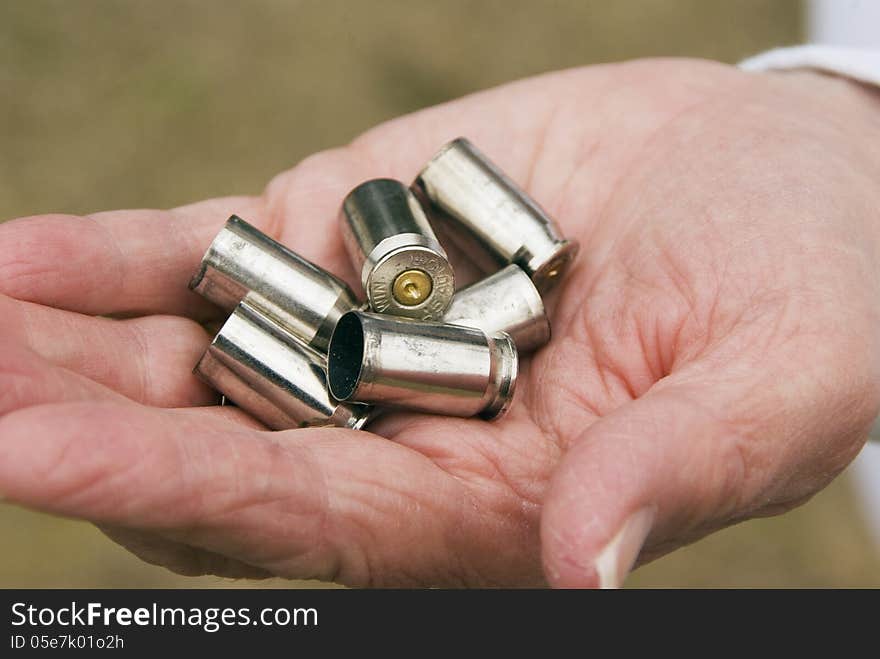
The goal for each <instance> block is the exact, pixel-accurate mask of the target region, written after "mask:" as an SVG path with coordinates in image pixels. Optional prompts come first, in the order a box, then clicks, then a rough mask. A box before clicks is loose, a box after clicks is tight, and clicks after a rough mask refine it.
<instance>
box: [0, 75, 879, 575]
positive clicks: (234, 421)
mask: <svg viewBox="0 0 880 659" xmlns="http://www.w3.org/2000/svg"><path fill="white" fill-rule="evenodd" d="M793 108H794V110H793ZM795 110H796V112H797V114H796V116H795V115H793V112H794V111H795ZM878 114H880V112H878V109H877V100H876V99H874V98H871V97H870V96H869V95H868V93H867V92H864V91H862V90H859V89H857V88H855V87H853V86H851V85H849V84H848V83H844V82H840V81H835V80H832V79H824V78H821V77H820V76H818V75H815V74H799V75H792V76H780V77H778V78H774V77H765V76H750V75H746V74H743V73H739V72H737V71H735V70H733V69H729V68H727V67H722V66H720V65H715V64H709V63H702V62H686V61H678V62H637V63H632V64H625V65H612V66H602V67H591V68H587V69H579V70H574V71H568V72H562V73H557V74H552V75H548V76H543V77H540V78H536V79H532V80H527V81H523V82H519V83H515V84H512V85H508V86H505V87H502V88H498V89H494V90H490V91H488V92H483V93H481V94H477V95H474V96H471V97H468V98H465V99H463V100H460V101H457V102H454V103H450V104H447V105H443V106H440V107H436V108H432V109H429V110H426V111H423V112H420V113H417V114H415V115H412V116H408V117H404V118H401V119H398V120H395V121H392V122H390V123H387V124H385V125H382V126H380V127H378V128H376V129H374V130H372V131H370V132H369V133H367V134H366V135H364V136H362V137H361V138H359V139H358V140H356V141H355V142H354V143H352V144H351V145H349V146H348V147H345V148H342V149H337V150H333V151H328V152H324V153H320V154H317V155H315V156H313V157H311V158H308V159H307V160H305V161H303V162H302V163H300V164H299V165H298V166H296V167H295V168H294V169H292V170H290V171H288V172H285V173H283V174H281V175H280V176H278V177H277V178H276V179H275V180H274V181H272V182H271V183H270V184H269V186H268V187H267V189H266V191H265V193H264V194H263V195H262V196H260V197H247V198H225V199H217V200H211V201H206V202H202V203H198V204H194V205H191V206H186V207H182V208H178V209H175V210H172V211H151V210H150V211H146V210H144V211H118V212H110V213H100V214H96V215H92V216H88V217H69V216H40V217H32V218H24V219H21V220H17V221H13V222H10V223H7V224H5V225H3V226H2V227H0V293H2V294H3V297H0V336H2V344H0V495H2V496H3V497H5V498H6V499H8V500H10V501H13V502H17V503H20V504H22V505H25V506H29V507H33V508H36V509H39V510H44V511H49V512H52V513H57V514H61V515H67V516H72V517H77V518H83V519H87V520H91V521H93V522H95V523H96V524H98V525H99V526H101V528H103V529H104V530H105V532H107V533H108V535H110V536H111V537H112V538H114V539H116V540H118V541H119V542H121V543H122V544H124V545H125V546H127V547H128V548H130V549H131V550H132V551H134V552H135V553H136V554H138V555H139V556H141V557H142V558H144V559H145V560H147V561H150V562H154V563H159V564H163V565H166V566H168V567H170V568H171V569H173V570H176V571H179V572H182V573H186V574H202V573H215V574H220V575H227V576H268V575H281V576H285V577H295V578H319V579H328V580H335V581H340V582H342V583H346V584H351V585H428V584H441V585H444V584H445V585H459V584H462V585H496V584H498V585H504V584H518V585H528V584H540V583H542V582H543V581H544V580H545V578H546V579H549V581H550V582H551V583H554V584H558V585H594V584H597V583H598V582H599V581H601V580H603V579H604V580H607V574H609V573H610V574H612V575H616V577H621V576H622V575H623V573H625V571H626V570H627V569H628V568H629V567H630V563H631V562H632V559H633V558H634V557H635V554H636V553H637V552H638V550H639V547H640V546H641V544H642V539H644V536H645V534H646V533H648V531H649V530H650V535H649V536H648V538H647V542H646V544H645V549H644V551H643V552H642V560H646V559H649V558H651V557H654V556H657V555H659V554H662V553H664V552H666V551H669V550H671V549H674V548H675V547H677V546H680V545H681V544H684V543H686V542H689V541H691V540H693V539H695V538H697V537H700V536H701V535H704V534H706V533H708V532H710V531H712V530H714V529H717V528H720V527H722V526H724V525H726V524H729V523H732V522H734V521H737V520H740V519H744V518H747V517H750V516H755V515H761V514H768V513H773V512H779V511H781V510H784V509H786V508H788V507H791V506H792V505H795V504H796V503H798V502H800V501H803V500H804V499H805V498H807V497H809V496H810V495H811V494H812V493H814V492H815V491H817V490H818V489H820V488H821V487H822V486H824V485H825V484H826V483H827V482H828V481H829V480H830V479H831V478H833V476H834V475H835V474H836V473H837V472H838V471H839V470H840V469H842V468H843V466H844V465H845V464H846V463H847V462H848V461H849V460H850V459H851V458H852V456H853V455H854V454H855V452H856V451H857V450H858V448H859V446H860V444H861V441H863V438H864V434H865V430H866V428H867V425H868V424H869V422H870V420H871V418H872V415H873V414H875V413H876V409H877V407H878V404H880V394H878V390H877V385H876V384H875V383H877V382H880V377H878V371H880V361H878V355H880V350H878V345H877V337H880V332H877V331H876V330H877V323H878V319H877V314H876V313H875V312H873V311H872V309H873V308H874V307H875V306H876V305H875V303H874V300H876V299H880V294H878V285H877V282H880V277H878V276H877V274H878V270H880V258H878V228H877V227H876V226H872V224H871V222H870V221H869V220H868V216H867V215H866V214H860V213H859V211H860V210H864V211H866V212H867V211H868V210H870V209H871V208H874V209H876V208H877V207H878V206H880V204H878V191H877V188H876V185H873V186H872V185H871V184H870V183H871V179H872V178H873V181H874V182H876V181H877V180H880V162H878V158H877V156H876V154H874V153H872V151H871V150H870V148H869V147H867V146H865V147H863V146H862V144H866V143H870V142H871V140H870V139H866V138H865V137H864V135H865V131H868V132H869V133H870V132H871V131H873V136H874V137H873V141H874V144H877V143H880V140H878V139H877V138H878V133H880V128H878V124H880V122H878V119H877V116H878ZM459 135H466V136H468V137H469V138H471V139H472V141H473V142H474V143H475V144H477V145H478V146H479V147H480V148H481V149H482V150H483V151H484V152H485V153H487V154H488V155H489V156H490V157H491V158H492V159H493V160H495V161H496V162H497V163H498V164H499V165H500V166H501V167H503V168H504V169H505V170H506V171H507V172H509V173H510V175H511V177H512V178H513V179H514V180H516V181H517V182H519V183H520V184H522V185H523V186H524V187H525V188H526V189H527V191H528V192H529V193H531V194H532V196H534V197H535V198H536V199H537V200H538V201H539V202H540V203H541V204H542V205H544V206H545V207H546V208H547V210H548V211H549V212H550V214H551V215H553V216H554V217H555V218H556V219H557V220H558V222H559V224H560V226H561V227H562V229H563V233H564V234H565V235H566V236H567V237H569V238H575V239H577V240H579V241H580V243H581V246H582V249H581V253H580V255H579V257H578V260H577V261H576V263H575V265H574V267H573V269H572V271H571V272H570V274H569V276H568V277H567V279H566V280H565V281H564V283H563V284H562V285H561V286H560V287H559V288H558V289H557V290H556V291H555V292H554V293H553V294H552V295H551V297H550V299H549V300H548V308H549V311H550V317H551V321H552V324H553V340H552V341H551V343H550V344H549V345H548V346H546V347H544V348H543V349H542V350H540V351H539V352H538V353H537V354H535V355H534V356H532V357H530V358H526V359H524V360H523V363H522V372H521V376H520V381H519V384H518V387H517V388H518V392H517V397H516V400H515V401H514V404H513V407H512V409H511V411H510V413H509V414H508V415H507V416H506V417H505V418H504V419H502V420H501V421H499V422H497V423H488V422H484V421H480V420H464V419H453V418H445V417H437V416H428V415H417V414H409V413H394V414H388V415H387V416H385V417H382V418H381V419H380V420H378V421H377V422H376V423H375V424H374V425H373V426H371V428H370V430H371V432H360V433H359V432H355V431H348V430H342V429H332V428H322V429H298V430H290V431H284V432H269V431H267V430H265V429H263V428H261V427H260V426H259V424H257V423H256V422H254V421H253V420H251V419H249V418H248V417H247V416H246V415H244V414H243V413H242V412H240V411H239V410H237V409H234V408H225V407H223V408H221V407H218V406H216V393H214V392H212V391H210V390H208V389H207V388H206V387H204V386H203V385H202V384H200V383H199V382H198V381H197V380H196V379H195V378H194V376H193V375H192V374H191V369H192V367H193V365H194V364H195V362H196V361H197V359H198V357H199V355H200V354H201V353H202V352H203V350H204V348H205V346H206V345H207V343H208V341H209V334H208V332H207V331H206V330H205V329H203V325H205V324H207V325H209V326H210V325H212V323H213V324H216V323H215V322H214V321H219V320H220V319H221V315H220V313H219V311H218V310H217V309H215V308H213V307H211V306H210V305H208V304H207V303H205V302H204V301H202V300H200V299H199V298H198V297H197V296H196V295H195V294H193V293H191V292H190V291H188V290H187V282H188V280H189V278H190V276H191V275H192V273H193V272H194V270H195V269H196V267H197V265H198V262H199V259H200V257H201V255H202V253H203V252H204V250H205V248H206V247H207V245H208V244H209V243H210V241H211V239H212V238H213V236H214V235H215V233H216V232H217V231H218V230H219V228H220V227H221V226H222V224H223V222H224V221H225V220H226V218H227V217H228V216H229V215H230V214H232V213H236V214H238V215H240V216H242V217H243V218H245V219H247V220H248V221H250V222H252V223H253V224H255V225H256V226H258V227H260V228H261V229H262V230H264V231H266V232H267V233H269V234H270V235H272V236H273V237H275V238H276V239H278V240H280V241H281V242H282V243H284V244H286V245H288V246H289V247H291V248H293V249H294V250H296V251H297V252H299V253H300V254H302V255H303V256H305V257H306V258H308V259H310V260H312V261H314V262H316V263H318V264H320V265H322V266H323V267H325V268H327V269H329V270H331V271H333V272H335V273H337V274H339V275H340V276H342V277H343V278H345V279H346V280H347V281H348V282H349V283H350V284H352V285H355V282H356V277H355V274H354V272H353V270H352V268H351V266H350V264H349V263H348V261H347V259H346V257H345V255H344V251H343V247H342V243H341V238H340V237H339V233H338V231H337V229H336V225H335V221H336V220H335V218H336V212H337V209H338V206H339V204H340V202H341V200H342V198H343V197H344V195H345V194H346V192H347V191H348V190H349V189H351V188H352V187H354V186H355V185H356V184H358V183H360V182H361V181H363V180H365V179H368V178H375V177H380V176H389V177H394V178H399V179H401V180H404V181H409V180H411V179H412V177H413V176H414V175H415V174H416V172H417V171H418V170H419V168H420V166H421V165H422V164H424V162H425V161H426V160H427V159H428V158H429V157H430V156H431V155H432V154H433V152H434V151H436V149H437V148H438V147H439V146H441V145H442V144H443V143H445V142H446V141H448V140H449V139H452V138H454V137H457V136H459ZM875 150H876V149H875ZM872 204H873V206H872ZM874 224H876V222H874ZM456 272H457V273H465V272H467V268H466V266H465V265H464V264H458V267H457V270H456ZM627 520H629V522H628V521H627ZM633 520H635V522H633ZM634 523H635V524H636V526H638V527H639V528H640V531H639V532H638V533H635V534H633V533H629V534H626V537H624V538H622V539H621V536H620V535H619V534H620V531H621V529H627V528H633V524H634ZM615 538H617V542H618V543H623V544H625V543H626V542H628V541H633V539H635V540H634V541H635V542H636V545H635V546H634V547H632V548H630V549H627V548H625V547H617V549H618V551H617V554H616V555H615V556H614V557H612V559H610V560H611V563H612V564H611V565H608V564H607V561H608V560H609V559H607V556H606V554H604V553H603V551H602V550H603V548H605V547H606V546H607V545H608V543H609V542H612V540H613V539H615ZM612 544H613V542H612ZM542 553H543V569H542ZM603 557H604V558H603ZM602 561H605V562H606V564H604V565H603V564H602ZM615 561H617V562H618V563H619V564H617V563H615ZM613 580H614V579H612V581H613Z"/></svg>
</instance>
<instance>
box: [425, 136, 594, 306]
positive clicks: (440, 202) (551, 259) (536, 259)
mask: <svg viewBox="0 0 880 659" xmlns="http://www.w3.org/2000/svg"><path fill="white" fill-rule="evenodd" d="M413 189H414V190H416V192H417V194H418V195H419V196H420V197H422V198H424V199H425V200H426V205H427V206H428V207H429V209H430V210H431V213H432V214H433V215H434V216H435V217H436V218H437V219H439V220H445V223H446V224H447V225H449V226H448V228H449V229H450V230H449V232H448V233H449V234H450V235H451V237H453V238H458V239H461V238H462V237H464V238H465V241H464V242H466V243H467V242H469V241H468V240H467V238H470V239H471V240H475V241H476V243H477V244H478V245H479V246H480V247H482V249H483V250H484V251H485V252H487V253H488V254H489V255H490V256H491V257H492V259H493V260H494V264H495V266H496V267H497V266H505V265H508V264H511V263H515V264H517V265H519V266H520V267H521V268H522V269H523V270H525V272H526V273H527V274H528V275H529V276H530V277H531V278H532V280H533V281H534V282H535V285H536V286H537V287H538V289H539V290H541V291H546V290H548V289H549V288H551V287H552V285H553V284H554V283H556V282H557V281H558V280H559V279H561V278H562V276H563V274H564V273H565V271H566V269H567V268H568V266H569V264H570V263H571V261H572V260H573V259H574V257H575V255H576V254H577V249H578V244H577V242H576V241H570V240H565V239H564V238H563V237H562V234H561V233H560V231H559V228H558V227H557V226H556V223H555V222H554V221H553V220H552V219H551V218H550V216H549V215H548V214H547V212H546V211H545V210H544V209H542V208H541V207H540V206H539V205H538V204H537V202H535V201H534V200H533V199H532V198H531V197H529V196H528V195H527V194H526V193H525V192H524V191H523V190H521V189H520V188H519V187H518V186H517V185H516V184H515V183H514V182H513V181H512V180H511V179H510V178H508V177H507V176H506V175H505V174H504V173H503V172H502V171H501V170H500V169H499V168H498V167H496V166H495V165H494V164H493V163H492V162H491V161H490V160H489V159H488V158H487V157H486V156H485V155H483V154H482V153H480V151H478V150H477V148H476V147H474V145H473V144H471V143H470V142H469V141H468V140H467V139H465V138H463V137H460V138H458V139H456V140H454V141H452V142H450V143H448V144H447V145H445V146H444V147H443V148H442V149H441V150H440V151H439V152H438V153H437V154H436V155H435V156H434V157H433V158H432V159H431V160H430V162H428V164H427V165H426V166H425V168H424V169H423V170H422V171H421V173H420V174H419V175H418V176H417V177H416V180H415V182H414V183H413ZM456 242H459V240H457V241H456ZM460 246H461V247H463V248H464V251H465V252H468V253H469V254H471V255H473V253H474V250H471V249H469V248H468V247H469V246H468V245H467V244H463V245H460ZM477 261H478V263H479V262H480V259H479V258H478V259H477ZM483 261H484V260H483ZM484 262H485V261H484ZM484 267H485V266H484Z"/></svg>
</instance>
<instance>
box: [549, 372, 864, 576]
mask: <svg viewBox="0 0 880 659" xmlns="http://www.w3.org/2000/svg"><path fill="white" fill-rule="evenodd" d="M791 363H792V362H791V361H790V360H789V361H788V364H791ZM813 364H814V368H812V369H809V370H800V371H797V372H791V371H793V369H792V368H791V366H789V365H787V364H784V363H777V366H778V369H777V368H774V365H773V364H768V363H767V362H766V361H765V362H764V363H761V361H760V360H756V362H755V364H754V365H753V366H752V367H745V368H743V367H742V366H741V365H740V366H739V367H737V368H727V369H724V368H721V367H720V366H719V365H718V364H711V363H706V364H702V365H693V367H691V368H688V369H687V370H688V372H687V373H685V372H684V371H682V372H679V373H676V374H673V375H671V376H668V377H667V378H664V379H663V380H660V381H659V382H658V383H656V384H655V385H654V386H653V387H652V388H651V389H650V390H649V391H648V392H647V393H646V394H645V395H643V396H642V397H641V398H638V399H636V400H634V401H632V402H629V403H626V404H625V405H623V406H622V407H620V408H618V409H617V410H616V411H614V412H612V413H611V414H609V415H607V416H605V417H604V418H602V419H600V420H599V421H597V422H596V423H594V424H593V425H592V426H590V427H589V428H588V429H587V430H586V431H585V432H584V433H583V434H582V435H581V436H580V438H578V439H577V440H576V441H575V443H574V444H573V446H572V448H571V449H570V450H569V451H568V453H567V454H566V455H565V457H564V458H563V461H562V463H561V464H560V467H559V469H558V470H557V472H556V473H555V475H554V477H553V480H552V482H551V485H550V488H549V490H548V494H547V497H546V499H545V505H544V510H543V513H542V519H541V540H542V553H543V561H544V570H545V574H546V576H547V579H548V580H549V582H550V584H551V585H553V586H560V587H611V588H615V587H619V586H620V585H622V583H623V581H624V579H625V578H626V576H627V574H628V573H629V571H630V570H631V569H632V568H633V566H634V565H636V563H637V562H638V561H639V557H640V555H641V557H642V560H645V559H648V558H653V557H656V556H659V555H661V554H663V553H666V552H668V551H671V550H672V549H675V548H676V547H678V546H680V545H682V544H686V543H688V542H692V541H693V540H696V539H698V538H699V537H702V536H703V535H706V534H707V533H709V532H711V531H713V530H716V529H718V528H721V527H723V526H726V525H728V524H730V523H732V522H734V521H737V520H742V519H746V518H748V517H753V516H756V515H760V514H773V513H777V512H781V511H782V510H786V509H788V508H790V507H792V506H794V505H796V504H798V503H800V502H802V501H804V500H805V499H806V498H808V497H809V496H810V495H811V494H813V493H814V492H816V491H818V490H819V489H820V488H821V487H823V486H824V485H826V484H827V483H828V482H829V481H830V480H831V479H832V478H833V477H834V476H835V475H836V474H837V473H839V471H840V470H841V469H843V467H844V466H845V465H846V464H847V463H848V462H849V461H850V460H851V459H852V458H853V457H854V455H855V454H856V453H857V451H858V449H859V447H860V446H861V443H862V441H863V439H864V436H865V433H866V432H867V427H868V425H869V424H870V419H871V418H872V415H873V414H874V413H876V410H875V409H874V408H875V405H874V403H873V402H872V401H873V400H874V399H875V398H876V396H875V395H874V392H873V389H872V388H871V387H863V388H862V389H861V390H857V388H856V387H854V386H853V384H852V383H853V380H852V377H853V371H852V370H851V369H848V368H840V364H839V361H838V367H837V369H836V372H837V373H838V375H836V376H835V374H834V373H835V370H833V369H831V368H828V364H827V363H826V365H825V367H824V368H823V367H821V366H820V365H819V364H817V363H816V362H814V363H813ZM786 371H788V372H786ZM719 373H721V374H722V375H719ZM846 384H848V385H849V386H845V385H846Z"/></svg>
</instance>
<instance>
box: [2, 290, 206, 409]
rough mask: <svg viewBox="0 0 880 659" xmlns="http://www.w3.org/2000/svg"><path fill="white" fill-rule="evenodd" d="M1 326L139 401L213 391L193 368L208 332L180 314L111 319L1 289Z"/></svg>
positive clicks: (178, 399) (198, 399)
mask: <svg viewBox="0 0 880 659" xmlns="http://www.w3.org/2000/svg"><path fill="white" fill-rule="evenodd" d="M0 333H2V334H3V336H5V337H7V338H9V339H10V340H17V341H19V342H20V343H21V344H22V345H26V346H27V347H29V348H30V349H31V350H33V351H34V352H36V353H37V354H38V355H40V356H42V357H43V358H44V359H46V360H47V361H49V362H51V363H52V364H55V365H56V366H61V367H63V368H66V369H68V370H71V371H75V372H76V373H79V374H80V375H83V376H85V377H87V378H90V379H92V380H94V381H95V382H98V383H100V384H103V385H105V386H106V387H109V388H110V389H113V390H114V391H117V392H119V393H120V394H122V395H124V396H127V397H128V398H131V399H132V400H135V401H137V402H140V403H143V404H145V405H155V406H158V407H188V406H195V405H210V404H215V403H216V402H217V399H218V394H217V393H216V392H215V391H213V390H212V389H211V388H210V387H207V386H206V385H204V384H203V383H202V382H200V381H199V380H198V378H196V377H195V376H194V375H193V373H192V369H193V366H194V365H195V364H196V362H197V361H198V359H199V357H200V355H201V354H202V353H203V352H204V350H205V348H206V347H207V345H208V344H209V343H210V337H209V336H208V335H207V333H206V332H205V330H204V329H202V327H201V326H200V325H198V324H197V323H195V322H194V321H192V320H189V319H186V318H182V317H179V316H146V317H143V318H135V319H131V320H113V319H109V318H101V317H94V316H84V315H82V314H78V313H75V312H72V311H63V310H59V309H52V308H49V307H44V306H42V305H38V304H33V303H30V302H19V301H17V300H12V299H9V298H6V297H3V296H0Z"/></svg>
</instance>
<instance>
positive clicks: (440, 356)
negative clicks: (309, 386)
mask: <svg viewBox="0 0 880 659" xmlns="http://www.w3.org/2000/svg"><path fill="white" fill-rule="evenodd" d="M327 360H328V361H327V382H328V384H329V387H330V393H331V394H332V395H333V396H334V397H335V398H337V399H339V400H346V401H359V402H362V403H381V404H383V405H388V406H393V407H400V408H408V409H412V410H419V411H422V412H432V413H435V414H445V415H448V416H463V417H469V416H477V415H478V416H481V417H483V418H484V419H496V418H500V417H501V416H502V415H503V414H504V413H505V412H506V411H507V408H508V406H509V405H510V403H511V401H512V399H513V392H514V388H515V385H516V375H517V368H518V359H517V353H516V348H515V347H514V345H513V341H512V340H511V338H510V337H509V336H508V335H507V334H504V333H499V334H495V335H488V334H486V333H485V332H483V331H482V330H479V329H475V328H471V327H461V326H458V325H450V324H446V323H436V322H424V321H414V320H407V319H404V318H396V317H394V316H390V315H387V314H376V313H366V312H363V311H351V312H349V313H347V314H345V315H344V316H343V317H342V318H341V319H340V320H339V324H338V325H337V326H336V330H335V331H334V332H333V336H332V338H331V339H330V351H329V353H328V358H327Z"/></svg>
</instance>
